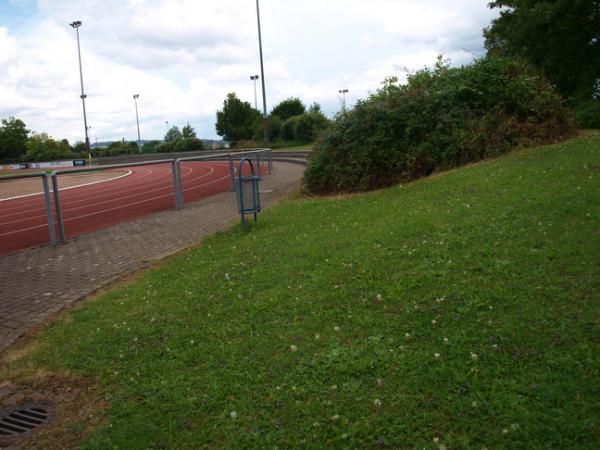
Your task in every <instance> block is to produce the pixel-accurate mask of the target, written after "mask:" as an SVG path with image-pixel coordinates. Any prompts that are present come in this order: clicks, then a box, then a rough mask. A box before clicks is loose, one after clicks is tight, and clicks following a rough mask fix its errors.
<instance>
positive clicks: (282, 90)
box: [0, 0, 497, 142]
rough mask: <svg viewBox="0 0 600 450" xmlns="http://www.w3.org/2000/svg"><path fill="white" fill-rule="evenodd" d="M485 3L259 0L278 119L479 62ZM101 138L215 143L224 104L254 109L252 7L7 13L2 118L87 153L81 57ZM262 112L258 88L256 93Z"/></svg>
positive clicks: (1, 39)
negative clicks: (170, 128)
mask: <svg viewBox="0 0 600 450" xmlns="http://www.w3.org/2000/svg"><path fill="white" fill-rule="evenodd" d="M487 3H488V0H452V1H449V0H369V1H365V0H261V5H260V6H261V21H262V29H263V50H264V57H265V79H266V83H267V88H266V91H267V105H268V107H269V109H270V108H271V107H272V106H273V105H274V104H276V103H277V102H278V101H280V100H282V99H284V98H287V97H290V96H297V97H300V98H301V99H302V100H303V101H304V102H305V103H306V104H307V105H308V104H310V103H312V102H315V101H316V102H318V103H320V104H321V105H322V107H323V110H324V112H325V113H326V114H327V115H330V116H331V115H333V114H335V112H336V111H337V110H338V109H339V107H340V103H339V94H338V90H340V89H342V88H345V89H348V90H349V91H350V92H349V94H348V98H347V101H348V104H349V105H351V104H352V103H353V102H354V101H356V99H359V98H364V97H365V96H366V95H368V93H369V91H373V90H375V89H377V88H378V86H379V84H380V82H381V81H382V80H383V79H384V78H385V77H386V76H389V75H396V76H398V77H400V78H401V79H402V78H403V77H404V76H405V73H406V71H407V70H408V71H414V70H416V69H419V68H421V67H423V66H425V65H431V64H432V63H433V62H434V61H435V58H436V55H438V54H443V55H444V56H446V57H448V58H451V59H452V62H453V64H455V65H460V64H464V63H468V62H469V61H471V60H472V59H473V57H474V56H480V55H482V54H483V38H482V28H483V27H485V26H487V25H488V24H489V22H490V21H491V20H492V19H493V18H494V17H495V15H496V14H497V12H496V11H490V10H489V9H487V7H486V5H487ZM74 20H81V21H82V22H83V25H82V27H81V28H80V37H81V52H82V59H83V77H84V85H85V91H86V94H87V95H88V98H87V103H86V106H87V112H88V123H89V125H90V126H91V127H92V128H91V139H92V141H94V140H95V139H96V138H97V139H98V140H100V141H103V140H113V139H120V138H122V137H125V138H126V139H131V140H134V139H135V138H136V130H135V109H134V103H133V98H132V96H133V94H136V93H139V95H140V97H139V103H138V105H139V112H140V127H141V135H142V139H154V138H162V136H163V135H164V133H165V131H166V127H167V125H166V123H165V122H166V121H168V122H169V124H170V125H178V126H180V127H181V126H183V125H185V124H186V122H189V123H190V124H191V125H192V126H194V127H195V129H196V131H197V133H198V135H199V136H200V137H203V138H217V136H216V132H215V127H214V123H215V112H216V111H217V110H218V109H220V108H221V107H222V104H223V100H224V98H225V96H226V95H227V93H228V92H236V93H237V94H238V96H239V97H240V98H242V99H243V100H246V101H248V102H250V103H252V104H253V103H254V90H253V84H252V82H251V81H250V79H249V76H250V75H252V74H258V73H260V67H259V59H258V37H257V31H256V4H255V0H217V1H215V0H210V1H208V0H37V1H34V0H0V117H8V116H15V117H19V118H21V119H23V120H24V121H25V123H26V124H27V126H28V127H29V128H30V129H32V130H35V131H38V132H40V131H46V132H48V133H49V134H50V135H52V136H54V137H57V138H63V137H66V138H68V139H69V140H70V141H72V142H74V141H77V140H82V137H83V133H84V130H83V120H82V111H81V100H80V99H79V95H80V92H79V90H80V86H79V72H78V65H77V64H78V63H77V44H76V37H75V32H74V30H73V29H72V28H70V27H69V26H68V24H69V23H70V22H72V21H74ZM259 108H260V86H259Z"/></svg>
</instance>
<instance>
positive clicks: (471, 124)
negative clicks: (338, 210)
mask: <svg viewBox="0 0 600 450" xmlns="http://www.w3.org/2000/svg"><path fill="white" fill-rule="evenodd" d="M573 131H574V126H573V121H572V119H571V115H570V113H569V111H568V110H567V109H565V108H564V107H563V104H562V99H561V97H560V95H559V94H558V93H557V92H555V90H554V89H553V88H552V86H551V85H550V84H549V83H548V82H547V81H545V79H544V78H543V77H542V76H541V75H539V74H538V73H537V72H536V71H535V70H534V69H532V68H531V67H529V66H528V65H527V64H526V63H523V62H519V61H514V60H506V59H503V58H492V57H488V58H484V59H481V60H478V61H476V62H475V63H473V64H471V65H469V66H464V67H459V68H450V67H449V65H448V63H447V62H444V61H442V60H441V58H440V59H439V60H438V62H437V64H436V65H435V67H434V68H433V69H428V68H426V69H423V70H421V71H418V72H416V73H414V74H412V75H410V76H409V77H408V82H407V84H405V85H400V84H399V83H398V80H397V79H395V78H389V79H387V80H386V81H385V82H384V85H383V87H382V88H381V89H379V90H378V91H377V92H376V93H374V94H372V95H371V96H370V97H369V98H368V99H367V100H364V101H359V102H358V103H357V105H356V107H355V108H354V109H352V110H351V111H348V112H345V113H341V114H339V115H338V116H337V117H336V119H335V121H334V123H333V126H332V127H331V128H330V129H329V130H328V132H326V133H325V134H324V136H323V137H322V139H321V141H320V142H319V143H318V144H317V145H316V146H315V151H314V152H313V157H312V159H311V160H310V161H309V165H308V169H307V171H306V175H305V185H306V188H307V189H308V190H309V191H310V192H313V193H325V192H340V191H346V192H350V191H361V190H367V189H375V188H379V187H382V186H388V185H391V184H393V183H397V182H399V181H401V180H407V179H415V178H418V177H421V176H424V175H429V174H431V173H432V172H434V171H437V170H444V169H448V168H451V167H455V166H460V165H462V164H466V163H469V162H472V161H478V160H481V159H483V158H487V157H491V156H497V155H499V154H502V153H504V152H507V151H509V150H511V149H513V148H515V147H520V146H525V145H535V144H539V143H546V142H551V141H556V140H559V139H563V138H564V137H566V136H568V135H570V134H572V133H573Z"/></svg>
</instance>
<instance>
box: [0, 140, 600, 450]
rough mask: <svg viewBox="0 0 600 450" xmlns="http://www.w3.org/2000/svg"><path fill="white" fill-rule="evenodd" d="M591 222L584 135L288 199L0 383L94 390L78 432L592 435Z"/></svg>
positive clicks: (297, 436)
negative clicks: (340, 191) (434, 171)
mask: <svg viewBox="0 0 600 450" xmlns="http://www.w3.org/2000/svg"><path fill="white" fill-rule="evenodd" d="M599 219H600V134H593V135H591V136H588V137H584V138H580V139H577V140H573V141H569V142H567V143H563V144H559V145H555V146H550V147H545V148H541V149H529V150H524V151H519V152H515V153H513V154H510V155H507V156H505V157H503V158H500V159H497V160H493V161H486V162H483V163H480V164H477V165H474V166H470V167H466V168H463V169H459V170H455V171H452V172H449V173H445V174H439V175H436V176H432V177H430V178H428V179H424V180H420V181H417V182H414V183H410V184H407V185H404V186H397V187H393V188H390V189H386V190H382V191H378V192H372V193H368V194H362V195H354V196H349V197H338V198H329V199H317V198H315V199H310V198H309V199H292V200H288V201H285V202H283V203H282V204H280V205H278V206H277V207H274V208H273V209H271V210H269V211H266V212H264V213H262V214H261V216H260V219H259V220H260V222H259V223H258V225H256V226H253V227H252V228H251V230H249V231H242V230H240V229H239V228H237V227H236V228H235V229H232V230H230V231H228V232H224V233H220V234H218V235H216V236H214V237H212V238H210V239H207V240H206V241H204V243H203V244H202V245H201V246H200V247H198V248H195V249H192V250H190V251H186V252H184V253H182V254H180V255H178V256H176V257H173V258H169V259H168V260H167V261H166V262H165V263H164V264H162V266H161V267H159V268H156V269H153V270H151V271H149V272H147V273H145V274H143V275H142V276H141V277H139V278H138V279H136V280H135V281H133V282H131V283H129V284H127V285H125V286H122V287H119V288H117V289H114V290H111V291H110V292H108V293H105V294H103V295H100V296H99V297H98V298H96V299H93V300H91V301H89V302H87V303H85V304H83V305H82V306H81V307H79V308H77V309H75V310H73V311H71V312H68V313H66V314H63V315H62V317H61V319H60V320H58V321H56V322H55V323H54V324H52V325H51V326H50V327H49V328H48V329H47V330H46V331H44V332H43V334H42V335H41V336H40V337H39V338H36V339H35V340H34V341H33V342H32V343H31V344H30V347H29V348H28V349H27V348H26V349H24V350H21V351H19V352H17V353H15V354H13V355H12V356H11V359H12V361H11V362H10V364H9V365H8V366H7V367H5V368H4V369H2V370H1V371H0V378H7V379H10V380H13V382H15V383H17V384H21V385H27V384H35V383H36V380H38V379H40V378H43V377H49V376H51V375H49V374H58V375H57V376H63V377H64V378H65V379H66V380H70V383H72V384H73V385H79V382H78V381H77V380H83V381H81V383H83V384H85V385H86V386H88V385H90V386H92V387H93V389H91V390H89V391H86V392H88V393H87V394H86V395H87V397H88V401H87V402H86V404H87V405H88V406H89V404H90V403H91V404H97V405H102V409H99V411H98V413H97V414H99V417H100V418H98V416H97V415H96V416H95V418H94V419H93V420H92V419H90V418H89V417H88V416H87V415H81V416H80V417H78V416H74V417H73V420H74V422H73V423H72V424H70V425H68V426H66V427H65V433H66V434H70V435H75V436H81V439H82V440H83V443H82V444H81V445H82V447H83V448H98V449H106V448H119V449H122V448H169V449H172V448H176V449H183V448H202V447H209V448H261V449H262V448H282V449H283V448H327V449H329V448H380V447H383V448H427V449H438V448H449V449H450V448H461V449H462V448H476V449H481V448H485V447H487V448H493V449H501V448H506V449H515V448H553V449H559V448H560V449H565V448H578V449H592V448H597V445H598V442H600V433H599V424H598V418H599V402H598V399H599V398H600V389H599V387H600V386H599V381H598V375H599V373H598V371H599V368H600V364H599V363H600V360H599V358H598V343H599V336H600V334H599V331H600V330H599V326H598V312H599V301H600V220H599ZM82 408H83V407H82ZM90 423H96V424H97V425H94V427H93V428H92V430H91V432H89V433H84V432H83V430H87V429H88V427H89V424H90ZM78 433H80V434H78ZM41 436H43V435H41ZM78 439H79V438H78ZM40 442H42V441H40Z"/></svg>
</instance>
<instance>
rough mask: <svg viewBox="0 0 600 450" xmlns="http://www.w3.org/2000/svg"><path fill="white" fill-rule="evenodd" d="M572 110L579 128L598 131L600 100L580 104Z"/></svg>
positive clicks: (599, 126) (599, 125) (599, 127)
mask: <svg viewBox="0 0 600 450" xmlns="http://www.w3.org/2000/svg"><path fill="white" fill-rule="evenodd" d="M574 109H575V117H576V118H577V124H578V125H579V126H580V127H582V128H597V129H600V100H587V101H584V102H580V103H579V104H577V105H575V107H574Z"/></svg>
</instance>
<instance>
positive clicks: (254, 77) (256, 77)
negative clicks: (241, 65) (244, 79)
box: [250, 75, 260, 81]
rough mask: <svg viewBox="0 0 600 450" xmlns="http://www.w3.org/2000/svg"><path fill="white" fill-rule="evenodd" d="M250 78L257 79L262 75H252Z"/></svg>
mask: <svg viewBox="0 0 600 450" xmlns="http://www.w3.org/2000/svg"><path fill="white" fill-rule="evenodd" d="M250 79H251V80H252V81H255V80H258V79H260V77H259V76H258V75H250Z"/></svg>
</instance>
